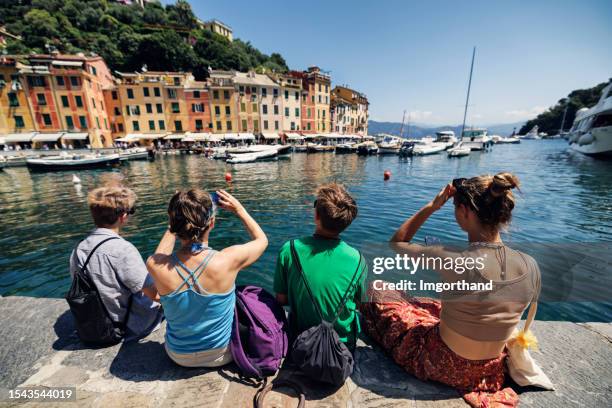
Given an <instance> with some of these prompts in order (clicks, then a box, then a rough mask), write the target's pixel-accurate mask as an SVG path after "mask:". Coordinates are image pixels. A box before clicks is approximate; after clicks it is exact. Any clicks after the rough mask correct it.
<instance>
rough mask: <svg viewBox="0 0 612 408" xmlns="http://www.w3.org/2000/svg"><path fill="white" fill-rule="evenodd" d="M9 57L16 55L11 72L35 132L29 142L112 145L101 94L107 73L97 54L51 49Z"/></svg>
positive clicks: (108, 79)
mask: <svg viewBox="0 0 612 408" xmlns="http://www.w3.org/2000/svg"><path fill="white" fill-rule="evenodd" d="M5 58H9V57H5ZM10 58H16V59H19V60H21V63H20V65H19V70H18V71H17V74H15V75H17V76H18V78H19V83H20V85H21V86H22V87H23V90H24V93H25V95H26V96H27V103H28V106H29V111H30V113H31V117H32V119H33V123H34V128H35V129H36V131H37V132H38V134H36V135H34V136H33V138H32V140H31V141H32V143H33V144H34V147H41V146H43V145H59V144H60V143H61V144H62V145H68V144H79V145H90V146H92V147H105V146H110V145H112V137H111V130H110V125H109V120H108V116H107V111H106V108H105V105H104V94H103V89H104V88H105V87H107V86H109V85H111V84H112V76H111V74H110V71H109V70H108V67H107V66H106V63H105V62H104V60H103V59H102V57H100V56H97V55H91V56H85V55H84V54H82V53H81V54H77V55H62V54H59V53H54V54H50V55H47V54H34V55H28V56H16V57H10ZM9 115H10V113H9ZM13 120H15V115H14V114H13ZM64 133H65V134H64ZM60 139H61V140H60Z"/></svg>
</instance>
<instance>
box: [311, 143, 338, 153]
mask: <svg viewBox="0 0 612 408" xmlns="http://www.w3.org/2000/svg"><path fill="white" fill-rule="evenodd" d="M334 150H336V148H335V147H334V146H332V145H324V144H319V143H308V144H307V145H306V151H307V152H308V153H329V152H333V151H334Z"/></svg>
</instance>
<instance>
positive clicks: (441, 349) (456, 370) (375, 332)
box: [361, 291, 518, 408]
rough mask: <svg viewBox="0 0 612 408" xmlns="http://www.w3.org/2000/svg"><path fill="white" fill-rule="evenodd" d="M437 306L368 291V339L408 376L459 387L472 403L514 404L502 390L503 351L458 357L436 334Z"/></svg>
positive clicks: (486, 407) (512, 395)
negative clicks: (486, 356) (494, 354)
mask: <svg viewBox="0 0 612 408" xmlns="http://www.w3.org/2000/svg"><path fill="white" fill-rule="evenodd" d="M374 292H376V293H374ZM440 310H441V305H440V302H439V301H437V300H433V299H428V298H405V297H404V295H403V294H402V293H401V292H387V291H385V292H382V291H373V293H372V296H371V301H370V302H368V303H363V304H362V306H361V312H362V313H363V316H364V318H365V323H366V330H367V332H368V334H369V335H370V337H372V338H373V339H374V340H375V341H377V342H378V343H379V344H381V345H382V347H383V348H384V349H385V350H386V351H387V352H388V353H390V354H391V356H392V357H393V360H394V361H395V362H396V363H397V364H399V365H400V366H401V367H403V368H404V370H406V371H407V372H409V373H410V374H413V375H414V376H415V377H417V378H419V379H421V380H432V381H438V382H441V383H444V384H447V385H450V386H452V387H454V388H456V389H458V390H459V391H460V392H461V393H462V395H463V398H464V400H465V401H466V402H467V403H468V404H470V405H471V406H472V407H477V408H501V407H504V408H507V407H516V406H517V405H518V395H517V394H516V392H514V390H512V388H503V384H504V378H505V358H506V355H505V353H502V355H500V356H499V357H497V358H495V359H490V360H468V359H465V358H463V357H460V356H458V355H457V354H455V353H454V352H453V351H452V350H451V349H449V348H448V346H447V345H446V344H445V343H444V341H442V338H441V337H440V332H439V323H440Z"/></svg>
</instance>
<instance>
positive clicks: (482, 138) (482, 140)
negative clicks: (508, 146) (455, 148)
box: [461, 129, 493, 150]
mask: <svg viewBox="0 0 612 408" xmlns="http://www.w3.org/2000/svg"><path fill="white" fill-rule="evenodd" d="M461 142H462V146H464V147H469V148H470V149H471V150H485V149H487V148H489V147H490V146H491V145H493V141H492V140H491V138H490V137H489V136H488V135H487V129H466V130H464V131H463V135H462V137H461Z"/></svg>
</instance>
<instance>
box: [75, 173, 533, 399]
mask: <svg viewBox="0 0 612 408" xmlns="http://www.w3.org/2000/svg"><path fill="white" fill-rule="evenodd" d="M518 186H519V181H518V179H517V178H516V177H515V176H514V175H512V174H510V173H500V174H497V175H495V176H488V175H487V176H477V177H472V178H467V179H464V178H461V179H455V180H453V181H452V182H451V183H449V184H448V185H446V186H445V187H444V188H443V189H442V190H441V191H440V192H439V194H438V195H437V196H436V197H434V198H433V199H432V200H431V201H430V202H429V203H427V204H426V205H424V206H423V208H421V210H419V211H418V212H416V213H415V214H413V215H412V216H410V217H409V218H407V219H406V220H405V222H403V223H402V224H401V225H400V226H399V228H398V229H397V231H395V233H394V234H393V235H391V238H390V241H391V245H392V247H393V249H394V250H395V251H397V252H398V253H401V254H415V255H416V254H423V253H424V254H426V255H428V256H441V257H448V256H463V257H466V256H471V257H474V258H476V257H481V258H483V259H486V267H485V268H484V269H479V270H476V269H475V270H471V271H467V272H466V273H465V274H463V275H462V276H459V275H457V274H456V273H454V272H453V271H451V270H449V269H445V268H444V267H440V268H438V270H437V272H438V273H439V275H440V277H441V279H443V280H444V281H450V282H453V281H457V280H458V279H471V280H473V281H493V283H494V287H495V290H494V292H496V293H497V294H499V293H500V292H501V293H503V294H504V296H505V298H504V299H505V301H496V300H495V298H493V297H492V294H490V293H477V294H474V295H476V297H477V298H478V300H473V299H472V300H465V299H463V300H462V301H458V300H457V299H451V298H444V297H443V298H442V299H441V300H435V299H429V298H414V297H410V296H407V295H406V294H405V293H401V292H394V291H376V290H373V289H372V287H368V286H369V285H368V284H367V279H366V276H367V273H368V266H367V262H364V261H363V257H362V255H361V253H360V251H359V250H358V249H356V248H354V247H352V246H351V245H349V244H348V243H346V242H345V241H344V240H343V239H342V238H341V233H342V232H343V231H345V230H346V229H347V228H348V227H349V226H350V225H351V223H352V222H353V221H354V220H355V218H356V217H357V214H358V206H357V203H356V201H355V199H354V198H353V197H352V196H351V195H350V193H349V192H348V191H347V190H346V189H345V188H344V187H343V186H342V185H339V184H335V183H332V184H326V185H322V186H320V187H319V188H318V190H317V192H316V199H315V200H314V204H313V207H314V224H315V228H314V231H313V233H312V235H308V236H304V237H296V238H295V239H293V240H291V241H288V242H286V243H284V244H283V245H282V247H281V249H280V252H279V254H278V258H277V262H276V269H275V271H274V284H273V290H274V292H275V299H276V302H277V303H278V304H279V305H282V306H284V307H285V308H286V309H287V311H288V332H289V339H290V341H289V350H291V347H292V342H293V341H295V339H296V337H298V336H299V335H300V333H303V332H305V331H306V330H309V329H311V328H312V327H314V326H317V325H319V324H321V323H322V321H328V322H331V324H332V326H333V330H334V332H335V333H336V335H337V338H338V339H339V341H340V342H341V343H343V344H345V345H346V346H347V348H348V349H349V350H350V351H351V352H353V351H354V349H355V346H356V342H357V338H358V336H359V335H360V333H361V332H365V333H367V334H368V335H369V337H370V338H372V339H373V340H375V341H376V342H377V343H379V344H380V345H381V346H382V348H383V349H384V350H385V351H387V352H388V353H389V355H390V356H391V357H392V358H393V360H394V361H395V362H396V363H397V364H399V365H400V366H401V367H403V368H404V369H405V370H406V371H407V372H409V373H411V374H413V375H414V376H416V377H417V378H419V379H422V380H432V381H438V382H441V383H444V384H447V385H450V386H453V387H455V388H457V389H458V390H460V391H461V392H462V393H463V394H464V398H465V400H466V401H467V402H468V403H470V404H471V405H472V406H478V407H479V406H515V405H517V404H518V396H517V394H516V393H515V392H514V391H513V390H512V389H511V388H508V387H506V388H504V387H505V384H507V382H506V366H505V361H506V358H507V344H508V342H509V341H510V340H511V338H512V337H513V336H514V334H513V333H514V332H515V329H516V328H517V326H518V325H519V323H520V320H521V316H522V315H523V313H524V312H525V311H526V310H527V308H528V307H529V306H530V305H531V307H530V308H529V313H528V321H529V320H532V319H533V317H534V315H535V312H536V305H537V299H538V295H539V292H540V286H541V284H540V272H539V269H538V265H537V263H536V262H535V261H534V259H533V258H531V257H530V256H528V255H526V254H524V253H522V252H519V251H516V250H513V249H511V248H510V247H508V246H507V245H505V244H504V243H503V242H502V239H501V236H500V230H501V229H502V228H503V227H504V226H506V225H508V223H509V222H510V220H511V215H512V210H513V208H514V205H515V201H514V197H513V194H512V190H513V189H515V188H517V187H518ZM136 200H137V197H136V194H135V193H134V192H133V191H132V190H131V189H129V188H128V187H126V186H125V185H122V184H120V183H111V184H109V185H105V186H102V187H99V188H96V189H94V190H92V191H90V192H89V194H88V205H89V208H90V211H91V215H92V218H93V222H94V224H95V228H94V229H93V230H92V231H91V232H90V233H89V234H88V235H87V237H85V238H84V239H83V240H82V241H81V242H79V243H78V244H77V245H76V247H75V249H74V251H73V252H72V254H71V256H70V271H71V275H72V276H73V288H74V287H75V283H74V282H75V280H76V277H77V276H79V275H80V273H83V271H86V273H87V276H88V277H89V279H91V281H92V283H93V284H94V286H95V287H96V288H97V291H98V293H99V300H100V302H101V304H102V306H103V309H104V311H105V316H106V318H108V321H109V322H110V323H112V326H111V327H112V328H113V329H114V331H113V332H112V333H110V334H109V335H110V336H114V337H113V338H114V339H116V340H117V341H121V340H123V341H131V340H135V339H139V338H142V337H144V336H146V335H148V334H149V333H151V332H152V331H154V330H157V329H158V328H159V327H160V325H161V323H162V322H163V320H164V319H165V320H166V333H165V350H166V353H167V354H168V356H169V358H170V359H171V360H173V361H174V362H175V363H176V364H178V365H180V366H184V367H220V366H224V365H226V364H228V363H230V362H232V360H233V358H232V353H231V344H232V343H231V336H232V330H233V321H234V318H235V308H236V279H237V276H238V274H239V273H240V271H242V270H243V269H245V268H247V267H249V266H250V265H252V264H253V263H255V262H257V260H258V259H259V258H260V256H261V255H262V254H263V253H264V251H265V250H266V248H267V246H268V239H269V238H268V237H267V236H266V234H265V232H264V231H263V230H262V228H261V227H260V226H259V224H258V223H257V221H256V220H255V219H254V218H253V217H252V216H251V215H250V214H249V212H248V211H247V209H246V208H245V207H244V206H243V205H242V204H241V203H240V202H239V200H237V199H236V198H235V197H234V196H232V195H231V194H230V193H228V192H227V191H224V190H219V191H216V192H213V193H208V192H206V191H203V190H199V189H190V190H187V191H178V192H176V193H175V194H174V195H173V196H172V197H171V198H170V200H169V204H168V228H167V229H166V231H165V232H164V233H163V236H162V237H161V240H160V241H159V244H158V246H157V248H156V250H155V251H154V253H153V254H151V255H150V256H149V257H148V259H147V260H146V262H145V261H144V260H143V257H142V256H141V254H140V253H139V251H138V250H137V249H136V247H135V246H134V245H133V244H131V243H130V242H129V241H127V240H126V239H124V238H122V237H121V230H122V228H123V227H124V226H125V224H126V223H128V222H129V220H130V216H131V215H133V214H134V212H135V211H136V208H137V207H136ZM449 200H452V203H453V204H454V209H455V219H456V222H457V225H458V227H459V228H461V229H462V230H463V231H465V233H466V234H467V240H468V241H469V242H468V246H467V247H466V249H464V250H463V251H462V252H460V253H459V252H456V253H454V252H453V250H451V249H448V248H444V247H443V246H441V245H435V246H422V245H418V244H415V243H413V242H412V240H413V238H414V236H415V234H416V233H417V231H418V230H419V228H420V227H421V226H422V225H423V224H424V223H425V222H426V221H427V219H428V218H429V217H430V216H432V215H434V214H435V213H436V211H438V210H439V209H440V208H442V207H443V206H444V205H445V204H446V203H447V202H448V201H449ZM219 209H223V210H224V211H228V212H231V213H233V214H234V215H235V216H236V217H238V218H239V219H240V220H241V221H242V224H243V225H244V228H245V230H246V232H247V233H248V235H249V237H250V239H249V240H248V242H245V243H242V244H239V245H233V246H230V247H227V248H219V249H213V248H211V247H210V246H209V242H210V239H211V235H212V234H214V228H215V224H216V217H215V215H216V213H217V211H219ZM73 288H71V291H72V290H73ZM69 302H70V301H69ZM71 307H72V304H71ZM73 313H75V311H74V310H73ZM89 313H92V314H93V313H95V311H93V309H92V311H90V312H89ZM75 319H76V320H80V321H81V326H78V325H77V328H78V329H79V330H80V329H81V328H82V327H85V326H83V324H85V325H87V319H88V316H87V315H85V316H83V315H81V316H77V314H76V313H75ZM83 319H84V320H85V323H83ZM90 320H95V318H94V317H93V316H92V317H91V318H90ZM90 324H92V325H96V324H98V325H99V324H100V323H99V319H98V321H92V322H90ZM83 330H85V329H83ZM81 338H83V337H81ZM287 360H291V353H290V352H289V353H288V355H287ZM487 404H488V405H487Z"/></svg>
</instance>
